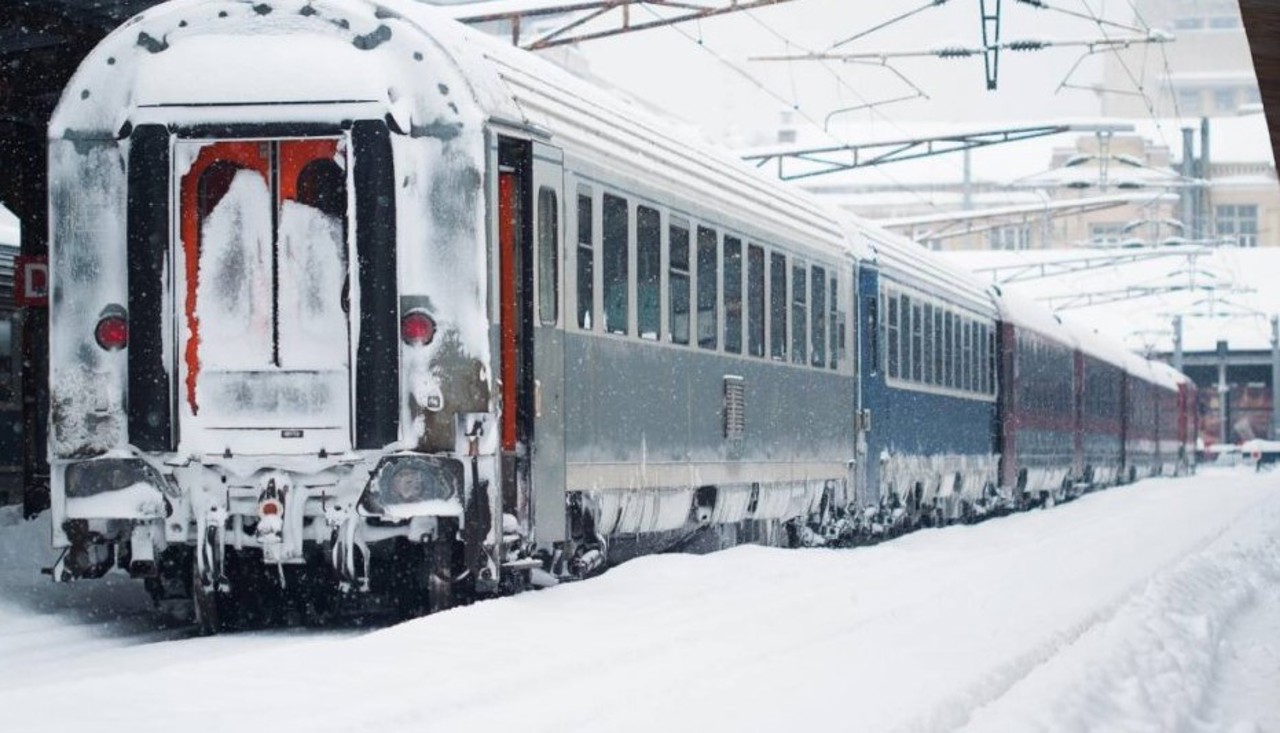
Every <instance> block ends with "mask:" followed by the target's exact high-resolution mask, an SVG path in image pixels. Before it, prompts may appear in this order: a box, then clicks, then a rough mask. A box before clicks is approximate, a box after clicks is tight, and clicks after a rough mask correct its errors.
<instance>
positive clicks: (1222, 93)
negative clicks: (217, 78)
mask: <svg viewBox="0 0 1280 733" xmlns="http://www.w3.org/2000/svg"><path fill="white" fill-rule="evenodd" d="M1213 106H1214V107H1215V108H1216V109H1218V110H1219V111H1223V112H1230V111H1232V110H1234V109H1235V108H1236V90H1234V89H1214V90H1213Z"/></svg>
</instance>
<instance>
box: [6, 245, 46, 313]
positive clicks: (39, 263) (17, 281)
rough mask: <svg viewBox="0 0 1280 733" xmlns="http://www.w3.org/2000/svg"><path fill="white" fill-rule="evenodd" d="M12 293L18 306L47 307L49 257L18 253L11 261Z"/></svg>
mask: <svg viewBox="0 0 1280 733" xmlns="http://www.w3.org/2000/svg"><path fill="white" fill-rule="evenodd" d="M13 295H14V299H15V300H17V301H18V305H19V306H20V307H24V308H25V307H32V306H34V307H37V308H48V307H49V258H48V257H45V256H44V255H18V256H17V258H15V259H14V261H13Z"/></svg>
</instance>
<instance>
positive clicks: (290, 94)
mask: <svg viewBox="0 0 1280 733" xmlns="http://www.w3.org/2000/svg"><path fill="white" fill-rule="evenodd" d="M282 37H287V38H288V43H281V42H280V40H281V38H282ZM246 80H249V81H248V82H246ZM451 89H465V90H467V91H469V92H470V97H471V100H470V102H471V103H470V104H468V103H466V100H459V97H458V95H456V94H455V95H453V96H451V97H449V99H447V100H445V102H450V101H457V102H458V103H456V104H448V106H447V107H446V106H445V104H444V103H442V101H441V96H442V95H448V94H449V93H450V90H451ZM259 102H272V103H274V104H273V105H272V106H271V107H270V108H265V107H260V106H254V103H259ZM307 102H311V103H335V102H340V103H343V104H347V105H354V106H355V107H356V109H355V110H353V111H348V112H346V114H348V115H354V114H362V115H363V116H375V117H377V118H381V117H382V116H383V115H384V114H389V115H391V116H392V118H393V119H394V120H395V121H396V122H397V123H398V125H399V127H400V129H402V130H407V131H410V132H411V134H424V135H456V134H458V133H459V132H460V131H461V130H463V129H479V127H480V126H481V125H482V124H483V123H484V122H485V121H486V120H497V121H505V122H508V123H511V124H515V125H517V126H525V127H530V128H532V129H533V130H534V131H535V132H537V131H541V132H543V133H545V134H548V135H549V136H550V140H551V142H552V143H553V144H559V145H561V146H563V147H566V148H568V147H571V146H576V147H578V148H579V149H580V150H583V151H585V152H588V153H590V154H591V156H592V157H593V159H599V160H609V159H613V160H615V161H618V162H620V163H621V164H623V165H625V166H627V167H629V169H630V170H632V171H635V172H639V173H640V174H644V173H648V172H657V174H658V175H661V176H662V177H663V180H664V183H667V184H668V185H674V186H676V187H679V188H682V189H683V191H682V193H684V194H686V195H688V196H690V197H693V198H697V199H700V200H701V201H703V202H705V203H706V204H707V206H708V208H711V209H713V210H725V211H733V212H734V213H735V214H736V215H738V216H740V217H742V218H743V219H745V220H746V221H747V222H749V223H754V224H757V225H760V226H764V227H768V228H771V229H774V230H782V231H788V232H795V233H796V235H797V236H798V237H799V238H800V239H801V240H802V241H805V242H806V243H807V244H809V245H811V246H815V247H819V248H825V249H826V250H827V251H828V252H829V253H831V254H832V256H843V255H845V254H849V253H852V254H854V255H856V256H861V257H868V256H870V252H869V251H868V250H866V249H865V247H864V246H863V244H862V242H861V240H860V239H859V238H856V237H851V236H849V234H848V229H847V227H844V226H842V224H841V222H840V220H839V218H838V216H837V214H836V213H835V212H834V211H833V210H832V209H830V208H827V207H825V206H823V205H820V204H818V203H816V202H815V201H814V200H813V199H811V198H810V197H808V196H807V195H805V194H803V193H801V192H800V191H799V190H798V189H795V188H793V187H791V186H789V185H785V184H782V183H780V182H778V181H777V180H776V179H772V178H770V177H768V176H766V175H764V174H761V173H758V172H756V171H754V170H752V169H750V168H748V167H747V166H746V165H745V164H744V163H742V162H741V161H740V160H738V159H737V158H736V157H734V156H733V155H732V154H731V153H729V152H728V151H727V150H716V149H713V148H712V147H711V146H709V145H706V144H705V143H702V142H701V141H697V140H694V139H692V138H688V137H684V136H681V135H680V134H679V133H677V132H673V131H672V130H671V129H670V128H671V127H672V125H670V124H669V123H667V122H665V121H662V120H658V119H656V118H655V117H653V116H652V115H650V114H649V113H648V112H646V111H645V110H643V109H639V108H637V107H635V106H631V105H627V104H626V103H625V102H623V101H622V100H620V99H619V98H618V97H617V96H616V95H614V94H611V93H609V92H607V91H603V90H600V89H598V88H596V87H594V86H592V85H590V84H588V83H587V82H585V81H583V80H581V79H578V78H576V77H574V76H572V75H571V74H569V73H568V72H566V71H565V70H563V69H561V68H560V67H558V66H555V65H554V64H552V63H550V62H548V61H546V60H543V59H541V58H538V57H537V56H535V55H534V54H531V53H528V52H526V51H523V50H520V49H518V48H514V47H512V46H511V45H509V44H507V43H505V42H504V41H502V40H500V39H497V38H494V37H491V36H489V35H487V34H484V33H481V32H479V31H475V30H473V29H471V28H468V27H466V26H464V25H461V24H459V23H457V22H456V21H454V20H452V19H451V18H450V17H449V14H448V13H445V12H443V11H442V10H441V9H439V8H434V7H430V6H425V5H423V4H421V3H417V2H413V1H412V0H384V1H383V2H378V3H375V2H368V1H366V0H348V1H347V2H335V1H330V2H325V1H324V0H266V1H259V2H250V1H249V0H173V2H169V3H166V4H163V5H159V6H156V7H154V8H152V9H150V10H148V11H146V12H144V13H142V14H140V15H138V16H136V17H134V18H133V19H131V20H130V21H128V22H127V23H125V24H124V25H123V26H121V27H120V28H119V29H117V30H116V31H115V32H113V33H112V34H111V35H110V36H108V37H107V39H105V40H104V41H103V42H102V43H101V44H100V45H99V46H98V47H97V48H96V49H95V50H94V52H93V53H91V54H90V56H89V57H88V58H87V59H86V60H85V61H84V62H82V64H81V67H80V69H79V70H78V71H77V73H76V75H75V77H74V78H73V79H72V81H71V83H70V84H69V85H68V87H67V89H66V90H65V91H64V94H63V98H62V101H61V102H60V104H59V106H58V109H57V111H56V112H55V115H54V118H53V121H52V123H51V125H50V135H51V136H52V137H55V138H56V137H88V138H107V137H114V136H115V135H116V134H117V131H119V130H120V129H121V128H122V127H123V126H124V125H125V124H126V123H127V122H130V121H132V122H133V123H135V124H136V123H137V122H139V121H140V120H142V121H145V118H146V116H147V114H148V111H149V110H154V108H156V107H159V106H164V107H166V110H165V117H164V119H165V120H172V119H174V116H175V115H176V114H179V110H180V109H181V108H183V107H187V108H189V111H190V116H191V118H192V119H193V120H196V121H199V122H251V121H252V122H260V121H265V120H264V119H263V117H264V115H266V116H271V115H277V116H281V115H283V116H286V118H287V116H288V115H289V114H296V112H294V111H293V109H295V108H293V107H292V105H300V104H303V103H307ZM281 103H285V104H281ZM361 105H363V107H364V108H366V109H363V112H361V111H360V110H361ZM369 107H372V109H373V110H374V111H373V112H371V111H370V110H369V109H367V108H369ZM153 113H154V112H153Z"/></svg>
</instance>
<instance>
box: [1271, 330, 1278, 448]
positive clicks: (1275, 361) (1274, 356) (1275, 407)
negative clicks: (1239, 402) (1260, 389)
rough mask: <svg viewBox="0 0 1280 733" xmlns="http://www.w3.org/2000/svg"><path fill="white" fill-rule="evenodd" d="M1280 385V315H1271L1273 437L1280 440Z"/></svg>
mask: <svg viewBox="0 0 1280 733" xmlns="http://www.w3.org/2000/svg"><path fill="white" fill-rule="evenodd" d="M1277 386H1280V316H1272V317H1271V439H1272V440H1280V399H1276V388H1277Z"/></svg>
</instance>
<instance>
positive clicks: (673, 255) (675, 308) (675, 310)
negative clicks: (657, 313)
mask: <svg viewBox="0 0 1280 733" xmlns="http://www.w3.org/2000/svg"><path fill="white" fill-rule="evenodd" d="M667 234H668V239H667V248H668V250H667V259H668V261H669V262H670V265H669V266H670V268H671V279H670V282H669V286H668V287H669V288H670V291H669V298H670V299H671V302H670V304H669V305H668V309H669V318H670V319H671V323H670V324H669V325H668V329H669V332H670V333H671V342H672V343H676V344H687V343H689V225H688V224H686V223H684V222H676V221H673V222H671V227H670V230H669V231H668V232H667Z"/></svg>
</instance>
